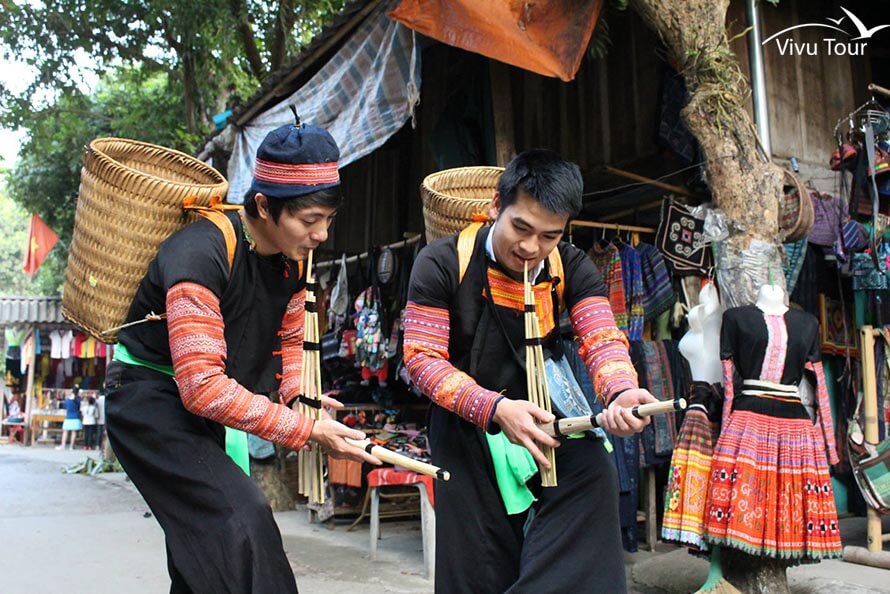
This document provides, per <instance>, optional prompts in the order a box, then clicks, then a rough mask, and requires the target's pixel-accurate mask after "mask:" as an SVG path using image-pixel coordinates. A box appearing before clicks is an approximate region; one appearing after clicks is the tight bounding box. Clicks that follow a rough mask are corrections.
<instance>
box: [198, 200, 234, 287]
mask: <svg viewBox="0 0 890 594" xmlns="http://www.w3.org/2000/svg"><path fill="white" fill-rule="evenodd" d="M193 210H195V211H196V212H197V213H198V214H199V215H201V216H202V217H204V218H205V219H207V220H208V221H210V222H211V223H213V224H214V225H216V227H217V228H218V229H219V230H220V231H222V234H223V237H224V238H225V240H226V259H227V260H228V262H229V272H230V273H231V272H232V263H233V262H234V261H235V247H236V246H237V245H238V241H237V240H236V239H235V227H234V226H233V225H232V221H230V220H229V217H227V216H226V215H225V214H223V211H221V210H216V209H214V208H194V209H193Z"/></svg>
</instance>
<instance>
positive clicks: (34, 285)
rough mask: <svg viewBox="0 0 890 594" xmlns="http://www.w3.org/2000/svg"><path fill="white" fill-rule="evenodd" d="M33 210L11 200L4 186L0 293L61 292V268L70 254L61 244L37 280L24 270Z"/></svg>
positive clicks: (0, 212) (0, 215) (0, 199)
mask: <svg viewBox="0 0 890 594" xmlns="http://www.w3.org/2000/svg"><path fill="white" fill-rule="evenodd" d="M30 220H31V216H30V213H28V212H27V211H25V210H24V209H23V208H22V207H21V206H19V205H18V204H16V203H15V202H14V201H13V200H12V199H10V198H9V197H8V196H7V195H6V194H5V193H4V192H3V191H2V188H0V295H4V296H12V295H58V294H59V289H60V283H59V282H58V280H59V279H60V278H62V277H60V276H59V271H60V270H63V269H64V264H65V261H64V260H65V259H64V255H65V254H66V253H67V252H65V251H64V248H63V247H62V246H61V245H57V246H56V247H55V248H53V251H51V252H50V254H49V256H48V257H47V259H46V260H44V262H43V266H41V267H40V270H38V271H37V274H36V275H34V278H33V279H30V278H28V275H26V274H25V271H24V270H22V258H23V257H24V252H25V248H26V244H27V242H28V224H29V223H30Z"/></svg>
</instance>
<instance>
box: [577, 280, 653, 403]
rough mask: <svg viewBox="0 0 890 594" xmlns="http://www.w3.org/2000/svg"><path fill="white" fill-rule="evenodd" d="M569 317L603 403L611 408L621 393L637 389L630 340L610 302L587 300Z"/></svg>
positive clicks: (578, 305) (605, 300) (602, 299)
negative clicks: (631, 359) (622, 330)
mask: <svg viewBox="0 0 890 594" xmlns="http://www.w3.org/2000/svg"><path fill="white" fill-rule="evenodd" d="M570 315H571V320H572V327H573V328H574V329H575V333H576V334H577V335H578V339H579V341H580V343H581V346H580V347H579V349H578V351H579V353H580V355H581V358H582V359H583V361H584V364H585V365H586V366H587V371H588V372H589V373H590V377H591V379H593V388H594V390H595V391H596V393H597V395H598V396H599V397H600V398H602V399H603V402H604V403H605V404H606V405H608V404H609V402H611V400H612V398H614V397H615V395H616V394H618V393H619V392H623V391H624V390H630V389H633V388H637V387H638V384H637V372H636V370H634V367H633V364H632V363H631V361H630V354H628V351H627V349H628V347H629V345H628V342H627V338H626V337H625V336H624V333H623V332H621V330H619V329H618V327H617V326H616V325H615V318H614V317H613V316H612V310H611V308H610V307H609V300H608V299H607V298H605V297H587V298H585V299H582V300H581V301H579V302H578V303H576V304H575V306H574V307H572V309H571V312H570Z"/></svg>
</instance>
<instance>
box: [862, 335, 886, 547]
mask: <svg viewBox="0 0 890 594" xmlns="http://www.w3.org/2000/svg"><path fill="white" fill-rule="evenodd" d="M860 332H861V333H862V391H863V398H864V404H865V406H864V408H865V428H864V431H865V441H866V442H868V443H870V444H872V445H877V444H878V441H880V440H879V439H878V391H877V381H876V377H875V374H876V370H875V331H874V329H873V328H872V327H871V326H863V327H862V330H860ZM867 517H868V520H867V521H868V523H867V535H868V541H867V542H868V545H867V546H868V550H869V552H871V553H877V552H880V551H881V550H882V548H883V542H882V538H881V518H880V516H878V512H876V511H875V510H874V509H872V508H871V507H869V508H868V516H867Z"/></svg>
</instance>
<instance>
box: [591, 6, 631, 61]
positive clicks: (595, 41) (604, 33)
mask: <svg viewBox="0 0 890 594" xmlns="http://www.w3.org/2000/svg"><path fill="white" fill-rule="evenodd" d="M628 1H629V0H609V2H608V4H606V6H605V7H604V8H603V11H602V13H601V14H600V18H599V20H597V22H596V28H595V29H594V30H593V35H591V36H590V43H589V44H588V45H587V55H588V56H589V57H590V58H592V59H594V60H598V59H600V58H604V57H606V54H608V53H609V47H610V46H611V45H612V38H611V36H610V35H609V21H608V16H609V14H614V13H615V12H621V11H624V10H627V6H628Z"/></svg>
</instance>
